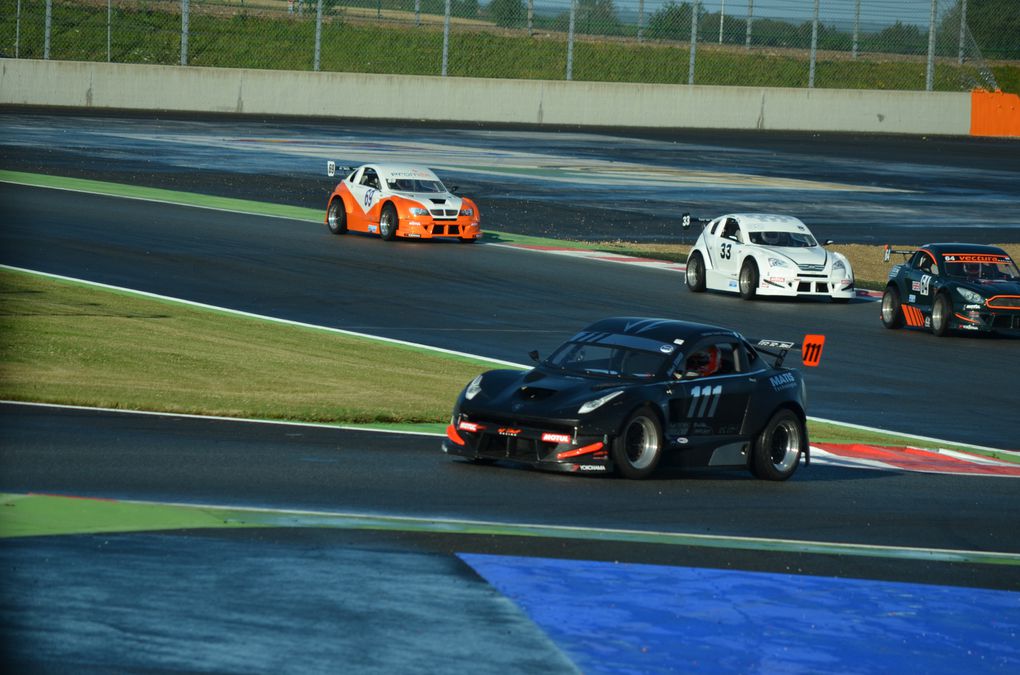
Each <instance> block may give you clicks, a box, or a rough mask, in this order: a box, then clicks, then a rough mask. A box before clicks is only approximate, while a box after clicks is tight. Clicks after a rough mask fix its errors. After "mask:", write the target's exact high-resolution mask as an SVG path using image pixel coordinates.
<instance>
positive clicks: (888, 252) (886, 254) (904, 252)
mask: <svg viewBox="0 0 1020 675" xmlns="http://www.w3.org/2000/svg"><path fill="white" fill-rule="evenodd" d="M915 250H916V249H912V248H893V247H891V246H889V244H886V245H885V250H884V252H883V254H882V262H889V256H891V255H892V254H893V253H895V254H897V255H901V256H903V257H904V259H906V257H907V256H908V255H912V254H913V253H914V251H915Z"/></svg>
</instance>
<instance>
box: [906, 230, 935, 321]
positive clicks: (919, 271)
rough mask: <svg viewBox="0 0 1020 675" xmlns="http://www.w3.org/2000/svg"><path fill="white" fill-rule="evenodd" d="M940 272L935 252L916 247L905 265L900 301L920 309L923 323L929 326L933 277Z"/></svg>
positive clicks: (933, 290)
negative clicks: (902, 294)
mask: <svg viewBox="0 0 1020 675" xmlns="http://www.w3.org/2000/svg"><path fill="white" fill-rule="evenodd" d="M939 272H940V268H939V264H938V261H937V260H936V259H935V254H933V253H932V252H931V251H926V250H924V249H918V250H917V251H915V252H914V255H913V257H912V258H911V259H910V263H909V265H908V267H907V272H906V275H905V277H904V286H905V288H904V289H903V291H904V293H905V294H906V295H905V297H904V298H903V299H902V301H903V302H904V303H905V304H907V305H911V306H914V307H917V308H918V309H920V310H921V314H922V315H923V316H924V325H925V326H929V325H930V321H931V318H930V317H931V308H932V303H933V302H934V299H935V286H936V285H935V283H934V282H935V279H936V277H938V275H939Z"/></svg>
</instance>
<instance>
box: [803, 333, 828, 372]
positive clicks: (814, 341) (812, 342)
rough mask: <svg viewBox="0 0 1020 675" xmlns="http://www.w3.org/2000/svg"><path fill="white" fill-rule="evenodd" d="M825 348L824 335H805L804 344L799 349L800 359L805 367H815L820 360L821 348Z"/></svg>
mask: <svg viewBox="0 0 1020 675" xmlns="http://www.w3.org/2000/svg"><path fill="white" fill-rule="evenodd" d="M824 346H825V336H824V335H805V336H804V344H803V345H802V346H801V348H800V359H801V361H803V362H804V365H805V366H811V367H814V366H817V365H818V362H819V361H821V360H822V347H824Z"/></svg>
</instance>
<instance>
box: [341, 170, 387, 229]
mask: <svg viewBox="0 0 1020 675" xmlns="http://www.w3.org/2000/svg"><path fill="white" fill-rule="evenodd" d="M347 188H348V189H349V190H350V191H351V195H352V196H353V197H354V209H353V211H354V212H355V213H354V215H355V218H356V220H357V221H358V223H360V224H361V227H359V228H358V229H362V230H367V231H369V232H378V231H379V203H380V201H381V196H382V195H381V189H382V179H381V178H380V176H379V172H378V171H377V170H376V168H375V167H372V166H364V167H362V168H361V169H360V170H359V171H358V173H356V174H355V175H354V179H353V180H352V181H351V182H349V183H348V185H347Z"/></svg>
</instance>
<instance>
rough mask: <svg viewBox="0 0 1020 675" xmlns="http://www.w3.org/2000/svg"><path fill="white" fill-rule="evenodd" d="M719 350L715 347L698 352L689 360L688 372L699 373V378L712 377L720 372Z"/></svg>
mask: <svg viewBox="0 0 1020 675" xmlns="http://www.w3.org/2000/svg"><path fill="white" fill-rule="evenodd" d="M719 361H720V356H719V348H718V347H716V346H715V345H711V346H708V347H705V348H704V349H702V350H700V351H696V352H694V353H693V354H691V355H690V356H689V357H688V358H687V372H693V373H697V375H698V377H705V376H706V375H712V374H714V373H715V372H716V371H718V370H719Z"/></svg>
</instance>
